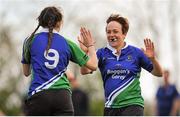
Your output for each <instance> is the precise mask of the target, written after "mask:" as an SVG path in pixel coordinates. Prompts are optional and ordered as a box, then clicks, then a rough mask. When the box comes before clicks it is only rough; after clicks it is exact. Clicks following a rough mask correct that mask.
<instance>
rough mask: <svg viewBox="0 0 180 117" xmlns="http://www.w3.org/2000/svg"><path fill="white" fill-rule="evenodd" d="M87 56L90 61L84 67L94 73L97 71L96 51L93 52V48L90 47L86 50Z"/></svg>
mask: <svg viewBox="0 0 180 117" xmlns="http://www.w3.org/2000/svg"><path fill="white" fill-rule="evenodd" d="M88 54H89V57H90V60H89V61H88V64H87V65H86V67H87V68H89V69H90V70H92V71H95V70H96V69H97V56H96V51H95V47H94V46H91V47H89V48H88Z"/></svg>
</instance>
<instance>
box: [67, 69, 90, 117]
mask: <svg viewBox="0 0 180 117" xmlns="http://www.w3.org/2000/svg"><path fill="white" fill-rule="evenodd" d="M66 75H67V78H68V80H69V82H70V85H71V88H72V101H73V106H74V115H75V116H87V115H88V112H89V98H88V95H87V93H86V92H85V91H83V90H82V89H81V88H80V84H79V82H78V80H77V78H75V76H74V74H73V73H72V72H71V71H69V70H68V71H67V72H66Z"/></svg>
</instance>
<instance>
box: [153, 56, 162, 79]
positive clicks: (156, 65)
mask: <svg viewBox="0 0 180 117" xmlns="http://www.w3.org/2000/svg"><path fill="white" fill-rule="evenodd" d="M150 60H151V61H152V63H153V70H152V72H151V73H152V74H153V75H155V76H158V77H162V74H163V70H162V67H161V65H160V64H159V62H158V61H157V59H156V58H152V59H150Z"/></svg>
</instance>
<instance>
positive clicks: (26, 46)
mask: <svg viewBox="0 0 180 117" xmlns="http://www.w3.org/2000/svg"><path fill="white" fill-rule="evenodd" d="M29 45H30V41H28V38H26V39H25V40H24V43H23V52H22V59H21V63H23V64H30V48H29Z"/></svg>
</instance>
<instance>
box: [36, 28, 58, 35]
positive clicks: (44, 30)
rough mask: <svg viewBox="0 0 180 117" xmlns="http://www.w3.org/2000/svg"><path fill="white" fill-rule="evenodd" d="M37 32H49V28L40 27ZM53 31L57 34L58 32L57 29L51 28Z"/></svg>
mask: <svg viewBox="0 0 180 117" xmlns="http://www.w3.org/2000/svg"><path fill="white" fill-rule="evenodd" d="M39 32H49V29H48V28H42V29H41V30H40V31H39ZM53 33H57V34H59V32H58V31H57V30H54V29H53Z"/></svg>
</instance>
